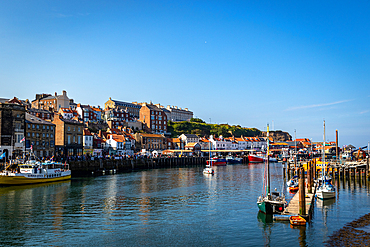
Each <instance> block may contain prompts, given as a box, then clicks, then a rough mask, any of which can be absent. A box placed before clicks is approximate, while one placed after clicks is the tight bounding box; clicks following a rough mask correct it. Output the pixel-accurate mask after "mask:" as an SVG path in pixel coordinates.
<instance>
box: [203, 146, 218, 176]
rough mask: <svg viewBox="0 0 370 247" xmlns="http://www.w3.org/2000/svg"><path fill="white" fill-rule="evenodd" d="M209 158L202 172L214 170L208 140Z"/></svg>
mask: <svg viewBox="0 0 370 247" xmlns="http://www.w3.org/2000/svg"><path fill="white" fill-rule="evenodd" d="M209 160H210V162H207V165H206V167H205V168H204V169H203V174H211V175H213V174H215V171H214V170H213V168H212V165H213V162H212V159H211V142H209Z"/></svg>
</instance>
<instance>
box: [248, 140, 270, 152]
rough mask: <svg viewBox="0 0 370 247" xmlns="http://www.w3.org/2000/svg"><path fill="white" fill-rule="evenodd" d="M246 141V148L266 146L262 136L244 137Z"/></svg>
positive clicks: (254, 148)
mask: <svg viewBox="0 0 370 247" xmlns="http://www.w3.org/2000/svg"><path fill="white" fill-rule="evenodd" d="M244 140H245V141H246V142H247V149H253V150H258V151H259V150H262V149H263V148H266V147H267V143H266V140H265V139H263V138H262V137H244Z"/></svg>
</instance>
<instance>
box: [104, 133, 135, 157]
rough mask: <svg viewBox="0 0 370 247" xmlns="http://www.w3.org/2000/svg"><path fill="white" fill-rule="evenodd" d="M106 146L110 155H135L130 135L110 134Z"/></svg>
mask: <svg viewBox="0 0 370 247" xmlns="http://www.w3.org/2000/svg"><path fill="white" fill-rule="evenodd" d="M105 148H106V149H108V151H109V154H110V155H133V153H134V150H133V149H132V146H131V140H130V137H128V136H126V135H124V134H123V135H117V134H109V135H108V139H107V140H106V142H105Z"/></svg>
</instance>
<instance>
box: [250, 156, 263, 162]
mask: <svg viewBox="0 0 370 247" xmlns="http://www.w3.org/2000/svg"><path fill="white" fill-rule="evenodd" d="M264 160H265V159H264V157H263V156H259V155H256V154H249V155H248V161H249V163H263V162H264Z"/></svg>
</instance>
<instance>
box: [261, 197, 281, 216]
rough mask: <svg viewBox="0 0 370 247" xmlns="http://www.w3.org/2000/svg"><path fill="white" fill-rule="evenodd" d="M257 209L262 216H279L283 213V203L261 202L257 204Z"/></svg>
mask: <svg viewBox="0 0 370 247" xmlns="http://www.w3.org/2000/svg"><path fill="white" fill-rule="evenodd" d="M257 206H258V209H259V210H260V211H261V212H262V213H264V214H280V213H282V212H283V211H284V207H285V203H284V202H277V201H268V200H262V201H259V202H257Z"/></svg>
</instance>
